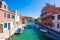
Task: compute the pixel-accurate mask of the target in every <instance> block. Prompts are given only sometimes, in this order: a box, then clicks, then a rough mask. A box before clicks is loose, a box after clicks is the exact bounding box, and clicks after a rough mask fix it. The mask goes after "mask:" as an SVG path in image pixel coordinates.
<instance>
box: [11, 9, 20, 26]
mask: <svg viewBox="0 0 60 40" xmlns="http://www.w3.org/2000/svg"><path fill="white" fill-rule="evenodd" d="M11 12H13V15H14V17H13V18H14V24H15V26H17V25H20V24H21V21H20V15H19V13H18V11H16V10H11Z"/></svg>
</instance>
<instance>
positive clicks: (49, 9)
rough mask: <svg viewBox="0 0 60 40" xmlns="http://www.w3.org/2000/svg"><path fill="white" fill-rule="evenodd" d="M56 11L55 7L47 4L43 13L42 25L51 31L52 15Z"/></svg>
mask: <svg viewBox="0 0 60 40" xmlns="http://www.w3.org/2000/svg"><path fill="white" fill-rule="evenodd" d="M54 10H55V6H54V5H50V4H48V3H46V6H45V7H44V8H43V9H42V11H41V13H42V14H41V17H42V24H43V25H45V26H46V27H47V28H50V29H51V28H52V19H51V14H53V12H54Z"/></svg>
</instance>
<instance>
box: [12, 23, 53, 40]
mask: <svg viewBox="0 0 60 40" xmlns="http://www.w3.org/2000/svg"><path fill="white" fill-rule="evenodd" d="M31 24H32V25H31ZM11 40H52V39H51V38H49V37H47V36H46V35H45V34H44V33H42V32H41V31H38V30H37V29H36V28H35V26H34V25H33V23H31V22H29V23H28V26H27V28H25V30H24V32H23V33H22V34H15V35H14V36H13V37H12V39H11Z"/></svg>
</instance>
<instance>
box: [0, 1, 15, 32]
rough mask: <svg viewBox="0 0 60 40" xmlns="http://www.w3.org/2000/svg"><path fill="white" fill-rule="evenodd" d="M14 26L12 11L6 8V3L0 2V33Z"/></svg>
mask: <svg viewBox="0 0 60 40" xmlns="http://www.w3.org/2000/svg"><path fill="white" fill-rule="evenodd" d="M13 26H14V24H13V19H12V13H11V12H10V11H9V10H8V5H7V4H6V3H5V2H4V1H1V2H0V33H2V32H4V31H6V30H8V29H9V28H12V27H13Z"/></svg>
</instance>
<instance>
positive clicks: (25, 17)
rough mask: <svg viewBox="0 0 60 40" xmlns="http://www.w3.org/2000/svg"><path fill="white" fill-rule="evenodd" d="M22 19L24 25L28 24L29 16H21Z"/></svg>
mask: <svg viewBox="0 0 60 40" xmlns="http://www.w3.org/2000/svg"><path fill="white" fill-rule="evenodd" d="M21 17H22V24H26V23H27V16H21Z"/></svg>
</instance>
